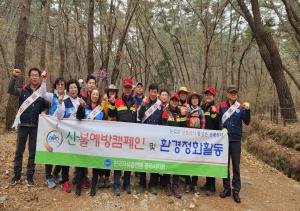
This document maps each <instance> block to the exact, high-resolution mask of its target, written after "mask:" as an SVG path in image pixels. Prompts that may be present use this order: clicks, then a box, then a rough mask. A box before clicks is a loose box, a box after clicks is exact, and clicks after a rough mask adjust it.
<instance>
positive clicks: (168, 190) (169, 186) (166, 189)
mask: <svg viewBox="0 0 300 211" xmlns="http://www.w3.org/2000/svg"><path fill="white" fill-rule="evenodd" d="M164 189H165V193H166V195H167V196H172V188H171V185H170V184H168V185H167V186H166V187H165V188H164Z"/></svg>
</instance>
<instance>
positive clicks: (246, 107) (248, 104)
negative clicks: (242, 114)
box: [244, 102, 250, 110]
mask: <svg viewBox="0 0 300 211" xmlns="http://www.w3.org/2000/svg"><path fill="white" fill-rule="evenodd" d="M244 108H245V109H246V110H249V109H250V103H248V102H244Z"/></svg>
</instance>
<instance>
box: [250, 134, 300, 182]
mask: <svg viewBox="0 0 300 211" xmlns="http://www.w3.org/2000/svg"><path fill="white" fill-rule="evenodd" d="M245 143H246V144H245V145H246V149H247V150H248V151H249V152H250V153H252V154H254V155H255V156H257V157H258V158H259V159H261V160H263V161H264V162H266V163H267V164H269V165H271V166H272V167H274V168H276V169H278V170H279V171H281V172H283V173H284V174H286V175H287V176H288V177H290V178H293V179H295V180H297V181H300V153H299V152H297V151H295V150H293V149H290V148H288V147H283V146H281V145H279V144H277V142H275V141H273V140H272V139H270V138H262V137H261V136H260V134H259V133H256V132H254V133H252V134H250V135H249V136H248V137H247V138H246V139H245Z"/></svg>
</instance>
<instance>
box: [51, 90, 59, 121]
mask: <svg viewBox="0 0 300 211" xmlns="http://www.w3.org/2000/svg"><path fill="white" fill-rule="evenodd" d="M58 104H59V103H58V97H57V95H56V94H53V100H52V105H51V107H50V110H49V115H51V116H53V115H54V113H55V111H56V109H57V107H58Z"/></svg>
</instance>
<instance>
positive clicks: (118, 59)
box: [111, 0, 139, 84]
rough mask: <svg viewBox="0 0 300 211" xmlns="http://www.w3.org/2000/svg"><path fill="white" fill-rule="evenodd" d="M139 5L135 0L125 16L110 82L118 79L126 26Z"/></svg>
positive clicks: (127, 26) (126, 30) (137, 0)
mask: <svg viewBox="0 0 300 211" xmlns="http://www.w3.org/2000/svg"><path fill="white" fill-rule="evenodd" d="M138 5H139V0H136V2H135V3H134V6H133V9H132V11H131V12H129V16H128V18H127V20H126V21H125V28H124V30H123V32H122V35H121V37H120V40H119V44H118V48H117V54H116V58H115V61H114V63H115V65H114V68H113V71H112V74H111V83H113V84H115V83H116V81H117V79H118V76H119V73H120V62H121V54H122V50H123V45H124V43H125V39H126V36H127V32H128V28H129V26H130V23H131V20H132V17H133V15H134V13H135V11H136V9H137V7H138ZM130 9H131V8H128V11H130Z"/></svg>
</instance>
